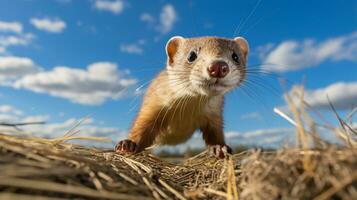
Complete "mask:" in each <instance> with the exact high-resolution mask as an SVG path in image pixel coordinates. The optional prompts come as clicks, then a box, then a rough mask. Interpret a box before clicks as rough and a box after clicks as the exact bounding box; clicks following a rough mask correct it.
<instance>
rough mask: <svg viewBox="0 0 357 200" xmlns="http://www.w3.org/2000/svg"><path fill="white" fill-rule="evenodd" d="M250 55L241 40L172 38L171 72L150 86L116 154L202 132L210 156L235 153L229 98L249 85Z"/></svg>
mask: <svg viewBox="0 0 357 200" xmlns="http://www.w3.org/2000/svg"><path fill="white" fill-rule="evenodd" d="M248 51H249V46H248V42H247V41H246V40H245V39H244V38H242V37H237V38H234V39H226V38H219V37H198V38H183V37H181V36H175V37H172V38H171V39H170V40H169V41H168V42H167V44H166V54H167V65H166V69H164V70H162V71H161V72H160V73H159V75H158V76H157V77H156V78H155V79H153V81H152V83H151V84H150V86H149V87H148V90H147V92H146V94H145V96H144V101H143V103H142V106H141V109H140V111H139V113H138V115H137V117H136V119H135V120H134V122H133V124H132V127H131V130H130V132H129V139H126V140H122V141H120V142H119V143H118V144H117V145H116V147H115V151H116V152H118V153H122V152H134V153H136V152H140V151H143V150H144V149H145V148H146V147H149V146H151V145H153V144H168V145H175V144H179V143H183V142H185V141H187V140H188V139H189V138H190V137H191V136H192V135H193V133H194V132H195V131H196V130H198V129H199V130H200V131H201V132H202V136H203V139H204V141H205V143H206V145H207V146H208V147H210V150H211V152H213V153H214V154H215V155H217V156H219V157H222V156H223V157H224V154H225V153H227V152H228V153H231V148H229V147H228V146H227V145H226V143H225V140H224V135H223V103H224V94H225V93H227V92H229V91H231V90H233V89H234V88H236V87H237V86H239V85H240V83H242V81H244V79H245V76H246V73H245V71H246V63H247V56H248Z"/></svg>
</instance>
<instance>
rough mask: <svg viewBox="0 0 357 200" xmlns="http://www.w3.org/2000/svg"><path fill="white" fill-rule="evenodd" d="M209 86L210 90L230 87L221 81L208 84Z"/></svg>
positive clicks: (217, 80)
mask: <svg viewBox="0 0 357 200" xmlns="http://www.w3.org/2000/svg"><path fill="white" fill-rule="evenodd" d="M207 86H208V87H209V88H215V87H228V85H226V84H224V83H222V81H220V80H219V79H216V80H215V81H213V82H208V84H207Z"/></svg>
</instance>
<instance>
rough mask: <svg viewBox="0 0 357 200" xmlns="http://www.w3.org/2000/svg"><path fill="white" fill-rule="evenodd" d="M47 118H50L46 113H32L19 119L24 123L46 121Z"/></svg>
mask: <svg viewBox="0 0 357 200" xmlns="http://www.w3.org/2000/svg"><path fill="white" fill-rule="evenodd" d="M49 119H50V116H48V115H33V116H27V117H25V118H23V119H21V122H24V123H29V122H46V121H48V120H49Z"/></svg>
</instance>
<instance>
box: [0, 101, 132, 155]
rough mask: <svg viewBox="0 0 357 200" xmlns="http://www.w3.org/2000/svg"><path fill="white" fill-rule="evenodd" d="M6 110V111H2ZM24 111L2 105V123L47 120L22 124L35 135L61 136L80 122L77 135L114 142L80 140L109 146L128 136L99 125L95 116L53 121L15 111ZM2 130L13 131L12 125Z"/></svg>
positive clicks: (0, 113)
mask: <svg viewBox="0 0 357 200" xmlns="http://www.w3.org/2000/svg"><path fill="white" fill-rule="evenodd" d="M2 111H5V112H2ZM14 111H16V112H21V113H24V112H23V111H22V110H19V109H18V108H16V107H14V106H12V105H8V104H5V105H0V123H22V122H25V123H26V122H46V123H45V124H37V125H28V126H21V127H19V128H21V130H22V131H24V132H27V133H31V134H32V135H34V136H38V137H44V138H56V137H61V136H63V135H64V134H65V133H67V132H68V131H69V130H71V129H72V128H73V127H74V126H75V125H77V124H78V122H79V121H82V123H80V125H79V127H77V128H76V131H77V130H78V131H80V133H78V134H77V135H76V136H94V137H104V138H108V139H110V140H111V141H112V143H96V142H93V141H86V142H79V143H82V144H86V145H91V146H93V145H97V146H102V147H107V148H112V147H113V146H114V143H116V142H117V141H118V139H120V138H122V139H124V138H125V137H126V132H124V131H121V130H119V129H118V128H115V127H103V126H98V125H97V123H96V121H95V120H94V119H93V118H84V119H76V118H69V119H66V120H64V121H60V122H51V121H50V116H49V115H27V116H22V115H16V114H15V112H14ZM0 130H1V132H2V133H5V134H6V133H7V131H13V130H14V129H13V128H12V127H7V126H1V125H0Z"/></svg>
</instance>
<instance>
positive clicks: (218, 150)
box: [208, 145, 232, 158]
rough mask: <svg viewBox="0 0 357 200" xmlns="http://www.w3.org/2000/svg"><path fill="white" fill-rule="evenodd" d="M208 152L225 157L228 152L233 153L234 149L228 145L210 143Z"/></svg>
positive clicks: (218, 156)
mask: <svg viewBox="0 0 357 200" xmlns="http://www.w3.org/2000/svg"><path fill="white" fill-rule="evenodd" d="M208 152H209V154H210V155H212V156H216V157H217V158H224V157H226V156H227V155H228V154H232V149H231V148H230V147H229V146H227V145H223V146H222V145H210V146H208Z"/></svg>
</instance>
